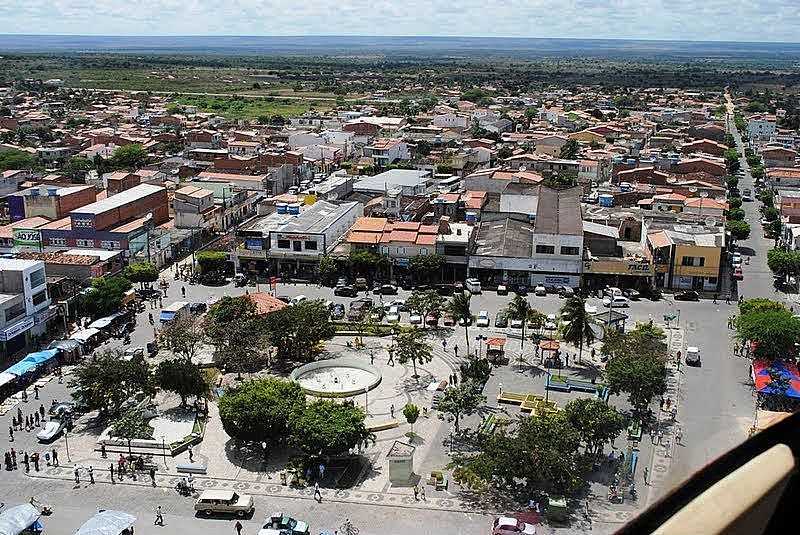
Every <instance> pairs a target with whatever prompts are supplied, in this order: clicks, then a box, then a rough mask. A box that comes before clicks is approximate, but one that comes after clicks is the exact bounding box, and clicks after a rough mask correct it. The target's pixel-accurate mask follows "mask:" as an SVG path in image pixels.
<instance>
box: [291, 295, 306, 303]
mask: <svg viewBox="0 0 800 535" xmlns="http://www.w3.org/2000/svg"><path fill="white" fill-rule="evenodd" d="M306 300H308V297H306V296H305V295H302V294H301V295H296V296H294V297H293V298H292V300H291V301H289V306H294V305H299V304H300V303H302V302H303V301H306Z"/></svg>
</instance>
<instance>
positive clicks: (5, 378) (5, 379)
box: [0, 372, 17, 386]
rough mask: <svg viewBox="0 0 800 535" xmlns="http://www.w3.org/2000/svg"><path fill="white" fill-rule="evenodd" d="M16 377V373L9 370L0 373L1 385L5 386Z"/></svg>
mask: <svg viewBox="0 0 800 535" xmlns="http://www.w3.org/2000/svg"><path fill="white" fill-rule="evenodd" d="M16 378H17V376H16V375H14V374H13V373H8V372H3V373H0V386H5V385H7V384H8V383H10V382H11V381H13V380H14V379H16Z"/></svg>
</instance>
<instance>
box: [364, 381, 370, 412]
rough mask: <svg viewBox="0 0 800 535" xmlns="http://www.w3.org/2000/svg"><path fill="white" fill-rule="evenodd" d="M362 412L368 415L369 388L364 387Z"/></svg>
mask: <svg viewBox="0 0 800 535" xmlns="http://www.w3.org/2000/svg"><path fill="white" fill-rule="evenodd" d="M364 412H365V413H367V416H369V388H368V387H366V386H365V387H364Z"/></svg>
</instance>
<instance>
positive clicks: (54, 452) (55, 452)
mask: <svg viewBox="0 0 800 535" xmlns="http://www.w3.org/2000/svg"><path fill="white" fill-rule="evenodd" d="M53 466H58V451H56V449H55V448H53Z"/></svg>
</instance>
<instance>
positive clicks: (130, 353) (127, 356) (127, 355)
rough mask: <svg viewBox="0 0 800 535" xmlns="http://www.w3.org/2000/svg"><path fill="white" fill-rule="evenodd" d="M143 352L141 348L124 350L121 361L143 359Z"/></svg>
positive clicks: (134, 347) (135, 347)
mask: <svg viewBox="0 0 800 535" xmlns="http://www.w3.org/2000/svg"><path fill="white" fill-rule="evenodd" d="M144 353H145V350H144V348H143V347H142V346H133V347H129V348H127V349H125V352H124V353H123V354H122V360H133V359H135V358H136V357H142V358H144Z"/></svg>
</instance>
